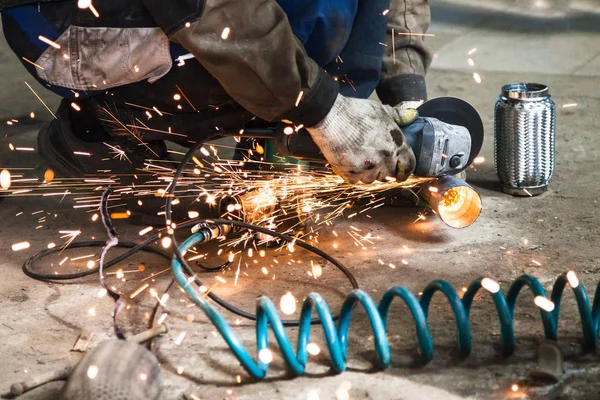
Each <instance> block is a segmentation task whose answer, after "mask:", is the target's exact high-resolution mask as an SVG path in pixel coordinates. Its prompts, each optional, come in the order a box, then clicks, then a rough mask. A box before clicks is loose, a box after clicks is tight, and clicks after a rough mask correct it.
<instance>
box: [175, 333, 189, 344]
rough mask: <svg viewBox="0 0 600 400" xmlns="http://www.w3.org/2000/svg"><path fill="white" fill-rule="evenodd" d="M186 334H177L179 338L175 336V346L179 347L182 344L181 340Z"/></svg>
mask: <svg viewBox="0 0 600 400" xmlns="http://www.w3.org/2000/svg"><path fill="white" fill-rule="evenodd" d="M185 335H186V332H181V333H180V334H179V336H177V339H176V340H175V344H176V345H177V346H181V343H183V339H184V338H185Z"/></svg>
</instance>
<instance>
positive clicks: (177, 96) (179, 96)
mask: <svg viewBox="0 0 600 400" xmlns="http://www.w3.org/2000/svg"><path fill="white" fill-rule="evenodd" d="M173 100H175V101H179V100H181V95H180V94H179V93H175V94H174V95H173Z"/></svg>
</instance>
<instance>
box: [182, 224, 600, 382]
mask: <svg viewBox="0 0 600 400" xmlns="http://www.w3.org/2000/svg"><path fill="white" fill-rule="evenodd" d="M213 236H214V235H213V233H212V231H211V228H210V227H208V226H205V227H203V228H200V230H199V231H198V232H197V233H195V234H194V235H193V236H191V237H190V238H188V239H187V240H186V241H184V242H183V243H182V244H181V246H180V248H179V250H180V253H181V254H185V252H186V251H187V250H189V249H190V248H192V247H193V246H196V245H200V244H203V243H206V242H207V241H209V240H211V239H213V238H214V237H213ZM172 269H173V274H174V276H175V279H176V281H177V282H178V284H179V285H180V286H181V287H182V288H183V289H184V290H185V292H186V293H187V294H188V296H189V297H190V298H191V300H192V301H193V302H194V303H195V304H196V305H197V306H199V307H200V308H201V309H202V310H203V311H204V313H205V314H206V316H207V317H208V318H209V319H210V321H211V322H212V323H213V324H214V325H215V327H216V328H217V330H218V331H219V333H220V334H221V336H222V337H223V338H224V339H225V341H226V342H227V344H228V345H229V347H230V348H231V350H232V351H233V353H234V354H235V356H236V357H237V359H238V360H239V361H240V363H241V364H242V366H243V367H244V368H245V369H246V371H247V372H248V373H249V374H250V375H251V376H253V377H254V378H256V379H263V378H264V377H265V376H266V374H267V371H268V365H267V364H265V363H263V362H261V361H260V360H259V361H258V362H256V361H254V359H253V358H252V357H251V356H250V354H249V353H248V351H247V350H246V348H245V347H244V346H243V344H242V343H241V342H240V340H239V338H238V337H237V336H236V334H235V332H234V331H233V329H232V328H231V327H230V326H229V324H228V323H227V322H226V321H225V319H224V318H223V317H222V316H221V314H220V313H219V312H217V311H216V310H215V309H214V308H213V307H212V306H211V305H210V304H209V302H208V299H206V298H205V296H204V295H203V294H202V293H200V292H199V291H198V290H197V289H196V287H195V286H194V285H193V284H192V283H191V281H190V280H188V278H187V277H186V275H185V273H184V271H183V268H182V266H181V263H180V262H179V261H178V260H177V258H176V257H174V258H173V260H172ZM482 281H483V278H479V279H476V280H475V281H473V283H471V285H470V286H469V287H468V289H467V291H466V292H465V293H464V295H463V296H462V298H461V297H460V296H459V294H458V293H457V291H456V290H455V289H454V288H453V287H452V286H451V285H450V284H449V283H448V282H445V281H441V280H438V281H434V282H432V283H430V284H429V285H428V286H427V287H426V288H425V290H423V294H422V295H421V296H420V299H419V298H417V297H416V296H415V295H414V294H413V293H412V292H410V291H409V290H408V289H406V288H404V287H401V286H395V287H393V288H391V289H390V290H388V291H387V292H385V294H384V295H383V298H382V299H381V302H380V303H379V306H377V305H376V304H375V301H374V300H373V299H372V298H371V297H370V296H369V295H368V294H367V293H366V292H365V291H363V290H354V291H353V292H351V293H350V294H349V295H348V296H347V298H346V300H345V301H344V303H343V305H342V308H341V311H340V315H339V322H338V324H337V327H336V324H335V322H334V319H333V318H332V313H331V311H330V310H329V306H328V305H327V303H326V301H325V300H324V299H323V297H322V296H321V295H320V294H318V293H311V294H309V295H308V297H307V298H306V299H305V300H304V302H303V304H302V309H301V313H300V324H299V331H298V345H297V348H296V352H294V349H293V346H292V344H291V342H290V340H289V338H288V336H287V334H286V331H285V328H284V325H283V323H282V319H281V317H280V316H279V313H278V311H277V307H276V306H275V304H273V301H272V300H271V299H269V298H268V297H266V296H261V297H260V298H259V299H258V301H257V305H256V339H257V345H258V351H259V352H260V351H261V350H263V349H267V348H268V329H269V326H270V327H271V330H272V331H273V334H274V335H275V338H276V340H277V343H278V344H279V347H280V349H281V352H282V353H283V359H284V360H285V362H286V364H287V365H288V367H289V368H290V369H291V370H292V371H293V372H294V373H295V374H297V375H301V374H303V373H304V371H305V368H306V362H307V359H308V351H307V348H306V346H307V344H308V343H309V338H310V329H311V318H312V313H313V309H315V310H316V312H317V314H318V316H319V319H320V322H321V326H322V327H323V332H324V334H325V339H326V342H327V348H328V350H329V354H330V356H331V364H332V367H333V369H334V371H336V372H343V371H344V370H345V369H346V354H347V347H348V331H349V326H350V319H351V316H352V312H353V310H354V308H355V305H358V304H360V305H361V306H362V307H363V308H364V310H365V311H366V313H367V317H368V319H369V322H370V324H371V329H372V330H373V334H374V338H375V340H374V350H375V353H376V356H377V357H376V364H377V366H378V367H379V368H382V369H384V368H387V367H388V366H389V365H390V361H391V356H390V347H389V344H388V339H387V316H388V312H389V309H390V307H391V305H392V303H393V301H394V300H395V299H396V298H399V299H400V300H402V301H403V302H404V303H405V304H406V305H407V306H408V310H409V311H410V313H411V315H412V318H413V320H414V322H415V325H416V331H417V339H418V347H419V350H420V354H421V360H422V361H423V363H426V362H429V361H431V360H432V359H433V341H432V338H431V332H430V330H429V326H428V323H427V315H428V311H429V305H430V303H431V299H432V298H433V296H434V295H435V294H436V293H437V292H441V293H442V294H443V295H444V297H445V298H446V299H447V300H448V302H449V303H450V306H451V308H452V312H453V313H454V317H455V319H456V326H457V331H458V334H457V336H458V338H457V339H458V349H459V354H460V356H461V357H463V358H464V357H467V356H468V355H469V354H470V352H471V346H472V345H471V329H470V326H469V314H470V311H471V305H472V304H473V299H474V298H475V295H476V294H477V292H479V290H481V289H482V288H483V286H482ZM567 284H568V279H567V273H564V274H562V275H560V276H559V277H558V279H557V280H556V282H555V283H554V286H553V288H552V293H551V295H550V300H551V301H552V302H553V303H554V310H552V311H546V310H543V309H540V312H541V317H542V323H543V326H544V335H545V337H546V339H550V340H556V339H557V322H558V316H559V310H560V302H561V298H562V295H563V292H564V289H565V287H566V286H567ZM525 287H528V288H529V289H530V290H531V292H532V293H533V295H534V296H536V297H537V296H542V297H544V298H545V297H546V291H545V290H544V288H543V287H542V284H541V283H540V282H539V281H538V280H537V279H536V278H534V277H532V276H529V275H523V276H521V277H519V278H518V279H517V280H516V281H514V282H513V283H512V284H511V286H510V288H509V290H508V294H507V295H506V297H505V296H504V294H503V293H502V291H501V290H498V291H495V292H492V291H488V290H485V291H486V292H488V293H490V294H491V296H492V298H493V300H494V305H495V307H496V311H497V312H498V318H499V320H500V327H501V333H502V344H503V354H504V355H505V356H508V355H510V354H512V353H513V352H514V350H515V346H516V343H515V333H514V326H513V319H514V311H515V304H516V301H517V298H518V296H519V294H520V293H521V290H522V289H523V288H525ZM570 287H571V288H572V290H573V293H574V294H575V299H576V301H577V305H578V308H579V315H580V318H581V321H582V330H583V343H584V348H585V349H586V350H589V351H591V350H594V349H595V347H596V339H597V337H598V323H599V321H600V295H599V293H600V284H599V285H598V287H597V289H596V295H595V300H594V303H593V307H590V302H589V300H588V297H587V294H586V291H585V288H584V286H583V284H581V283H579V282H578V283H577V284H576V285H572V286H570Z"/></svg>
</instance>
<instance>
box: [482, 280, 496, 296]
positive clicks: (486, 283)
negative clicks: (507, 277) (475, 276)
mask: <svg viewBox="0 0 600 400" xmlns="http://www.w3.org/2000/svg"><path fill="white" fill-rule="evenodd" d="M481 286H482V287H483V288H484V289H486V290H487V291H488V292H490V293H492V294H493V293H498V292H499V291H500V285H499V284H498V282H496V281H495V280H493V279H490V278H483V279H482V280H481Z"/></svg>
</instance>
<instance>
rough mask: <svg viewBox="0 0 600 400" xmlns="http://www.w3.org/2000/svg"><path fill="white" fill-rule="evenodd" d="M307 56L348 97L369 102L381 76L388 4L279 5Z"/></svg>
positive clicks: (365, 0)
mask: <svg viewBox="0 0 600 400" xmlns="http://www.w3.org/2000/svg"><path fill="white" fill-rule="evenodd" d="M278 3H279V4H280V6H281V7H282V8H283V10H284V11H285V12H286V13H287V15H288V19H289V21H290V24H291V26H292V30H293V31H294V34H295V35H296V37H297V38H298V39H299V40H300V42H301V43H302V44H303V45H304V47H305V49H306V52H307V54H308V55H309V56H310V57H311V58H312V59H313V60H315V61H316V62H317V64H319V65H320V66H321V67H323V68H325V70H326V71H327V72H329V73H330V74H331V75H333V76H334V77H336V78H337V79H338V81H339V82H340V92H341V93H342V94H343V95H345V96H348V97H359V98H367V97H369V96H370V95H371V94H372V93H373V91H374V90H375V88H376V87H377V84H378V83H379V79H380V77H381V67H382V62H383V54H384V45H383V43H385V42H386V30H387V18H386V17H385V15H384V14H385V13H384V11H385V10H386V9H388V8H389V5H390V0H278Z"/></svg>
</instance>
